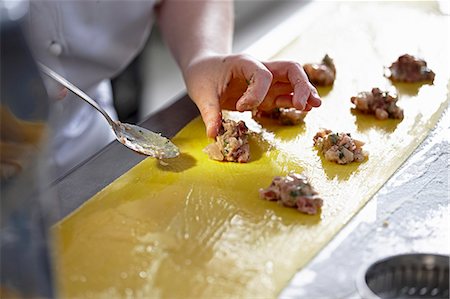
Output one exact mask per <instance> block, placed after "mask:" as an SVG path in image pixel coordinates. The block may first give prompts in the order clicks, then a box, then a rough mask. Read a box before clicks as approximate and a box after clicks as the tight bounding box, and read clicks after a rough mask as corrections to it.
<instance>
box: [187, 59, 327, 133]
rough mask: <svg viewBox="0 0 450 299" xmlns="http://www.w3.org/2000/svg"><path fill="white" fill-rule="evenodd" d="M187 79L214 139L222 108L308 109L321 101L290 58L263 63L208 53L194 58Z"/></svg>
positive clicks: (192, 95)
mask: <svg viewBox="0 0 450 299" xmlns="http://www.w3.org/2000/svg"><path fill="white" fill-rule="evenodd" d="M184 78H185V81H186V86H187V90H188V93H189V95H190V97H191V98H192V100H193V101H194V102H195V104H196V105H197V107H198V108H199V110H200V113H201V116H202V118H203V121H204V122H205V125H206V133H207V135H208V137H211V138H214V137H215V136H216V135H217V132H218V130H219V127H220V125H221V109H227V110H237V111H246V110H253V109H260V110H265V111H269V110H271V109H273V108H276V107H285V108H287V107H295V108H296V109H298V110H304V111H309V110H311V109H312V108H313V107H319V106H320V104H321V100H320V97H319V95H318V93H317V90H316V88H315V87H314V86H313V85H312V84H311V83H310V82H309V80H308V77H307V75H306V73H305V72H304V70H303V68H302V66H301V65H300V64H298V63H296V62H291V61H272V62H265V63H262V62H260V61H258V60H256V59H254V58H252V57H250V56H248V55H209V56H203V57H201V58H199V59H196V60H194V61H192V62H191V63H190V64H189V66H188V67H187V68H186V70H185V72H184Z"/></svg>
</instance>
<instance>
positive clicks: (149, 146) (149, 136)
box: [37, 62, 180, 159]
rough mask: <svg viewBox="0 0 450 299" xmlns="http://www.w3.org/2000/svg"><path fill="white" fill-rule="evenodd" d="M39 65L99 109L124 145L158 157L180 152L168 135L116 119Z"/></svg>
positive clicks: (52, 72)
mask: <svg viewBox="0 0 450 299" xmlns="http://www.w3.org/2000/svg"><path fill="white" fill-rule="evenodd" d="M37 65H38V67H39V68H40V70H41V71H42V72H44V73H45V74H46V75H47V76H49V77H51V78H52V79H54V80H56V81H57V82H59V83H60V84H62V85H63V86H65V87H66V88H67V89H68V90H70V91H71V92H73V93H74V94H76V95H77V96H79V97H80V98H81V99H83V100H85V101H86V102H88V103H89V104H91V105H92V106H93V107H94V108H95V109H97V111H98V112H100V113H101V114H102V115H103V116H104V117H105V118H106V120H107V121H108V123H109V124H110V126H111V128H112V129H113V131H114V134H115V135H116V139H117V140H118V141H119V142H120V143H122V144H123V145H125V146H127V147H128V148H130V149H132V150H134V151H136V152H138V153H141V154H144V155H147V156H151V157H154V158H157V159H164V158H175V157H177V156H178V155H179V154H180V151H179V149H178V147H177V146H176V145H175V144H173V143H172V142H171V141H170V140H169V139H167V138H166V137H163V136H161V134H157V133H155V132H152V131H150V130H147V129H145V128H142V127H139V126H136V125H132V124H127V123H121V122H120V121H114V120H113V119H112V118H111V117H110V116H109V115H108V113H106V111H105V110H103V108H102V107H100V105H98V104H97V102H95V101H94V100H93V99H92V98H90V97H89V96H88V95H87V94H86V93H84V92H83V91H81V90H80V89H79V88H78V87H76V86H75V85H73V84H72V83H70V82H69V81H67V80H66V79H65V78H64V77H62V76H61V75H59V74H57V73H56V72H55V71H53V70H52V69H50V68H48V67H47V66H45V65H43V64H42V63H40V62H37Z"/></svg>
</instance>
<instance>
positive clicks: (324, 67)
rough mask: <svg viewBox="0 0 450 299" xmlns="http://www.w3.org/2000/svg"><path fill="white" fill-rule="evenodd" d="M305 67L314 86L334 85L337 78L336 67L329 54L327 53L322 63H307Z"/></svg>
mask: <svg viewBox="0 0 450 299" xmlns="http://www.w3.org/2000/svg"><path fill="white" fill-rule="evenodd" d="M303 69H304V70H305V72H306V74H307V75H308V78H309V81H311V83H312V84H313V85H314V86H330V85H333V83H334V79H335V78H336V67H335V65H334V62H333V59H331V58H330V56H328V55H325V57H324V58H323V59H322V62H321V63H320V64H315V63H307V64H305V65H304V66H303Z"/></svg>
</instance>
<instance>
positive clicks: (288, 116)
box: [253, 108, 306, 126]
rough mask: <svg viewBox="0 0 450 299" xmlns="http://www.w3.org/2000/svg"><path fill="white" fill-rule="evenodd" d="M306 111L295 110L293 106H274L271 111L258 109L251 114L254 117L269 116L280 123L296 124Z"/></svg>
mask: <svg viewBox="0 0 450 299" xmlns="http://www.w3.org/2000/svg"><path fill="white" fill-rule="evenodd" d="M305 116H306V112H303V111H300V110H297V109H295V108H274V109H273V110H271V111H261V110H258V111H257V112H256V113H254V114H253V117H256V118H262V117H266V118H271V119H275V120H277V121H278V122H279V123H280V124H281V125H284V126H293V125H298V124H299V123H301V122H302V121H303V119H304V118H305Z"/></svg>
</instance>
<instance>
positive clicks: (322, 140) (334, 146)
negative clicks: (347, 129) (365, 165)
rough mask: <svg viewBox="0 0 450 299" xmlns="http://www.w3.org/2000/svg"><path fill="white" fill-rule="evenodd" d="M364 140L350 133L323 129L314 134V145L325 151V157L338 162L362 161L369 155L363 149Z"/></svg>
mask: <svg viewBox="0 0 450 299" xmlns="http://www.w3.org/2000/svg"><path fill="white" fill-rule="evenodd" d="M363 145H364V142H362V141H359V140H356V139H353V138H352V137H351V136H350V134H349V133H334V132H332V131H331V130H325V129H322V130H320V131H319V132H317V134H316V135H315V136H314V146H315V147H316V148H317V149H318V150H319V151H321V152H322V153H323V155H324V157H325V159H326V160H327V161H330V162H335V163H337V164H348V163H351V162H353V161H356V162H362V161H364V160H365V158H366V157H367V153H366V152H365V151H363V149H362V146H363Z"/></svg>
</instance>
